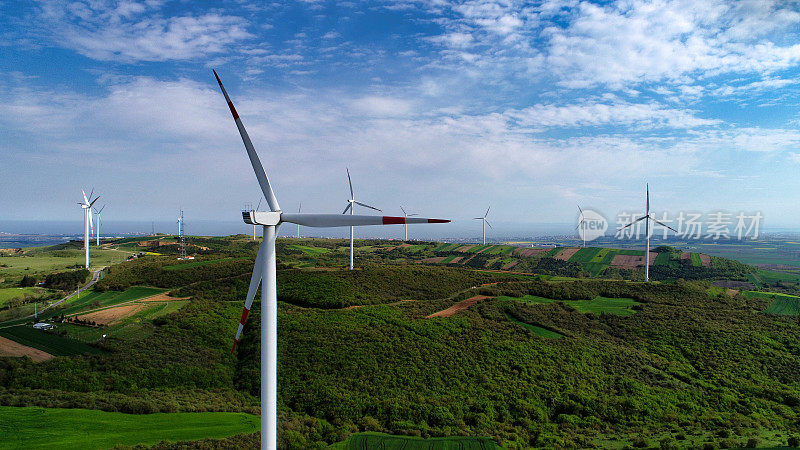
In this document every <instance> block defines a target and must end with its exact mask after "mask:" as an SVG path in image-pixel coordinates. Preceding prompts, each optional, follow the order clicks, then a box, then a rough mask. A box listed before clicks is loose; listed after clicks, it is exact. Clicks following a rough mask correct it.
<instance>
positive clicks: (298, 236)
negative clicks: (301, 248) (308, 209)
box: [297, 203, 303, 239]
mask: <svg viewBox="0 0 800 450" xmlns="http://www.w3.org/2000/svg"><path fill="white" fill-rule="evenodd" d="M302 209H303V204H302V203H300V205H299V206H298V207H297V214H300V211H301V210H302ZM297 239H300V224H299V223H298V224H297Z"/></svg>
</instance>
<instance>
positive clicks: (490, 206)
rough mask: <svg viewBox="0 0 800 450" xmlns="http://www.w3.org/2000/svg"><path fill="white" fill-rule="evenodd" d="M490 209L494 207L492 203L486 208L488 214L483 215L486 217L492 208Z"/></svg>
mask: <svg viewBox="0 0 800 450" xmlns="http://www.w3.org/2000/svg"><path fill="white" fill-rule="evenodd" d="M490 209H492V205H489V207H488V208H486V214H484V215H483V217H486V216H488V215H489V210H490Z"/></svg>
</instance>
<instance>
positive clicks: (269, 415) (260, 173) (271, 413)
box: [214, 72, 449, 450]
mask: <svg viewBox="0 0 800 450" xmlns="http://www.w3.org/2000/svg"><path fill="white" fill-rule="evenodd" d="M214 76H215V77H216V79H217V82H218V83H219V87H220V89H221V90H222V94H223V95H224V96H225V100H226V101H227V102H228V108H230V110H231V115H233V120H234V122H236V127H237V128H238V129H239V134H240V135H241V137H242V142H243V143H244V148H245V150H247V156H248V157H249V158H250V164H251V165H252V166H253V171H254V172H255V175H256V178H257V179H258V184H259V186H261V191H262V193H263V194H264V198H266V200H267V204H268V205H269V209H270V210H269V211H244V212H243V213H242V218H243V219H244V221H245V223H247V224H250V225H261V226H262V227H263V230H264V240H263V241H262V242H261V246H260V247H259V249H258V254H257V255H256V262H255V266H253V275H252V277H251V278H250V287H249V289H248V290H247V298H246V299H245V306H244V310H243V311H242V318H241V319H240V321H239V328H238V329H237V330H236V338H235V339H234V343H233V349H231V351H233V350H234V349H235V348H236V343H237V342H238V341H239V337H240V336H241V333H242V329H243V328H244V323H245V320H247V315H248V313H249V312H250V307H251V306H252V304H253V298H254V297H255V294H256V290H258V285H259V284H260V283H261V281H262V278H263V288H262V289H261V448H262V449H268V450H274V449H275V448H276V447H277V423H278V420H277V419H278V382H277V379H278V292H277V284H276V283H277V270H276V269H277V268H276V265H277V261H276V258H275V238H276V237H277V235H278V228H279V227H280V225H281V223H284V222H288V223H294V224H297V225H303V226H307V227H343V226H361V225H395V224H402V223H406V222H407V221H408V222H409V223H446V222H449V220H443V219H423V218H414V219H406V218H404V217H388V216H362V215H359V216H356V215H352V214H351V215H350V216H346V215H344V214H308V213H306V214H299V213H298V214H286V213H283V212H282V211H281V208H280V206H278V199H277V198H276V197H275V193H274V192H273V190H272V185H270V182H269V178H267V173H266V172H265V171H264V167H263V166H262V165H261V160H260V159H259V158H258V154H257V153H256V150H255V148H254V147H253V143H252V142H251V141H250V137H249V136H248V135H247V131H246V130H245V128H244V125H243V124H242V120H241V119H240V118H239V114H238V113H237V112H236V108H235V107H234V106H233V103H232V102H231V99H230V97H228V93H227V92H226V91H225V87H223V86H222V81H220V79H219V76H217V73H216V72H214Z"/></svg>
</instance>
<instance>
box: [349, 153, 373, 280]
mask: <svg viewBox="0 0 800 450" xmlns="http://www.w3.org/2000/svg"><path fill="white" fill-rule="evenodd" d="M347 182H348V183H349V184H350V198H349V199H348V200H347V206H346V207H345V208H344V211H342V214H347V210H350V215H351V216H352V215H353V212H354V211H355V205H361V206H363V207H365V208H370V209H374V210H375V211H380V209H378V208H376V207H374V206H369V205H367V204H366V203H361V202H357V201H356V195H355V194H354V193H353V181H352V180H351V179H350V169H349V168H348V169H347ZM350 270H353V227H352V226H351V227H350Z"/></svg>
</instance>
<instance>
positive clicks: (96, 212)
mask: <svg viewBox="0 0 800 450" xmlns="http://www.w3.org/2000/svg"><path fill="white" fill-rule="evenodd" d="M104 209H106V205H103V207H102V208H100V210H99V211H98V210H96V209H95V210H94V213H95V214H97V246H98V247H100V224H101V223H102V222H103V219H102V216H101V214H103V210H104Z"/></svg>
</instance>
